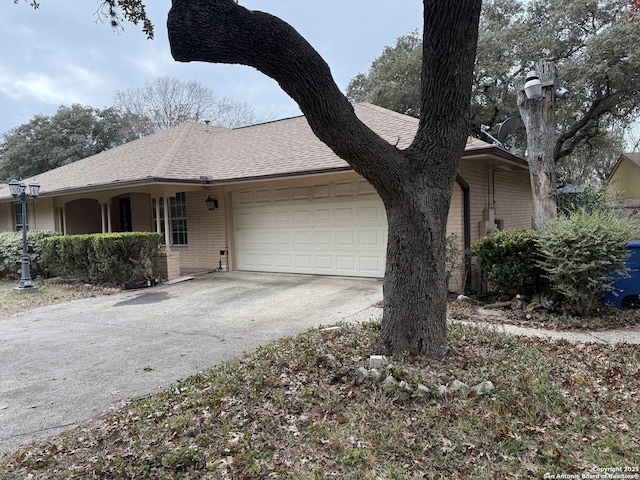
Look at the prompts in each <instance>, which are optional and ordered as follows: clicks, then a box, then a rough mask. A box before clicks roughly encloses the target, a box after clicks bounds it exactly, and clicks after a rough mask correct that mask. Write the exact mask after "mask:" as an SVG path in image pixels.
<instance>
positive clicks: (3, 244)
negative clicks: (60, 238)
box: [0, 230, 60, 280]
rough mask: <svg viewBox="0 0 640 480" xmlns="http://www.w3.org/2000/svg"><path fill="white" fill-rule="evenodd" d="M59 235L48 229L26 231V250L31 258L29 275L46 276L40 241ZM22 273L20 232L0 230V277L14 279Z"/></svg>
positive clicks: (34, 276)
mask: <svg viewBox="0 0 640 480" xmlns="http://www.w3.org/2000/svg"><path fill="white" fill-rule="evenodd" d="M57 235H60V234H59V233H57V232H52V231H48V230H29V231H28V232H27V252H28V253H29V258H30V259H31V264H30V265H31V266H30V271H31V276H32V277H33V278H36V277H38V276H43V277H46V276H48V272H47V271H46V268H45V266H44V265H43V264H42V258H41V257H42V243H41V241H42V240H43V239H45V238H50V237H53V236H57ZM21 273H22V232H0V278H6V279H9V280H14V279H17V278H20V276H21Z"/></svg>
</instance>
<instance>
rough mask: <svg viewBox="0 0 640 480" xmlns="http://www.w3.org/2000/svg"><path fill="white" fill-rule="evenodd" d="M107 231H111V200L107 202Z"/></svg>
mask: <svg viewBox="0 0 640 480" xmlns="http://www.w3.org/2000/svg"><path fill="white" fill-rule="evenodd" d="M107 231H108V233H111V232H112V230H111V200H109V201H108V202H107Z"/></svg>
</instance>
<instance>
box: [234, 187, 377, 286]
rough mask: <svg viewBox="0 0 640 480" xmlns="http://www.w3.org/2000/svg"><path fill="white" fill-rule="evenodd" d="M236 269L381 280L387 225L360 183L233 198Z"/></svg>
mask: <svg viewBox="0 0 640 480" xmlns="http://www.w3.org/2000/svg"><path fill="white" fill-rule="evenodd" d="M233 223H234V234H235V235H234V238H235V255H236V265H237V269H238V270H245V271H256V272H278V273H305V274H315V275H344V276H357V277H378V278H379V277H383V276H384V269H385V253H386V242H387V220H386V215H385V210H384V206H383V204H382V201H381V200H380V197H378V195H377V194H376V192H375V190H374V189H373V187H371V185H370V184H369V183H367V182H366V181H364V180H362V179H354V180H341V181H335V182H331V183H325V184H319V185H303V186H292V185H286V186H285V185H281V186H273V187H260V188H251V189H244V190H239V191H236V192H234V193H233Z"/></svg>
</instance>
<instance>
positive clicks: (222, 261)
mask: <svg viewBox="0 0 640 480" xmlns="http://www.w3.org/2000/svg"><path fill="white" fill-rule="evenodd" d="M354 108H355V111H356V113H357V115H358V116H359V117H360V119H361V120H362V121H363V122H364V123H366V124H367V125H368V126H369V127H370V128H372V129H373V130H374V131H375V132H377V133H378V134H379V135H381V136H382V137H383V138H385V139H386V140H387V141H388V142H390V143H392V144H394V145H397V146H398V148H406V147H408V146H409V144H410V143H411V141H412V139H413V137H414V134H415V132H416V130H417V126H418V120H417V119H415V118H413V117H408V116H405V115H400V114H398V113H395V112H392V111H390V110H386V109H383V108H380V107H376V106H374V105H371V104H358V105H356V106H355V107H354ZM31 180H32V179H25V180H24V181H25V182H26V183H29V182H30V181H31ZM37 181H38V182H39V183H40V184H41V190H40V196H39V197H38V198H37V199H36V200H29V205H28V216H29V224H28V227H29V228H32V229H36V228H37V229H42V230H56V231H59V232H62V233H64V234H76V233H95V232H119V231H130V230H133V231H157V232H160V233H162V235H163V238H164V242H165V248H164V250H165V254H166V257H165V260H164V269H165V271H164V274H165V275H166V276H167V278H173V277H177V276H180V275H186V274H190V273H195V272H198V271H207V270H214V269H216V268H219V267H220V266H222V267H223V268H224V267H225V266H226V265H228V268H230V269H231V270H246V271H261V272H291V273H305V274H321V275H346V276H363V277H382V276H383V275H384V270H385V248H386V242H387V238H386V237H387V235H386V233H387V232H386V231H387V223H386V215H385V211H384V207H383V204H382V201H381V200H380V198H379V197H378V195H377V194H376V192H375V191H374V189H373V188H372V187H371V185H370V184H369V183H368V182H367V181H365V180H364V179H363V178H362V177H360V176H359V175H358V174H356V173H355V172H354V171H353V169H352V168H351V167H350V166H349V165H348V164H347V163H346V162H345V161H343V160H341V159H340V158H338V157H337V156H336V155H335V154H334V153H333V152H332V151H331V150H330V149H329V148H328V147H327V146H326V145H325V144H323V143H322V142H320V141H319V140H318V139H317V138H316V137H315V136H314V134H313V133H312V131H311V129H310V128H309V125H308V123H307V121H306V119H305V118H304V117H303V116H300V117H294V118H288V119H284V120H277V121H273V122H269V123H263V124H259V125H253V126H250V127H243V128H237V129H226V128H223V127H214V126H209V125H208V124H198V123H186V124H183V125H180V126H178V127H174V128H172V129H170V130H166V131H163V132H160V133H157V134H154V135H150V136H148V137H145V138H141V139H139V140H135V141H133V142H130V143H128V144H126V145H122V146H119V147H116V148H113V149H111V150H108V151H105V152H102V153H99V154H97V155H94V156H91V157H88V158H85V159H82V160H79V161H77V162H74V163H71V164H68V165H64V166H62V167H59V168H56V169H54V170H50V171H48V172H45V173H42V174H40V175H38V176H37ZM207 199H210V200H215V201H216V204H217V208H216V209H215V210H209V209H208V206H207V203H206V200H207ZM210 203H213V202H210ZM18 211H19V208H18V207H17V206H16V203H15V202H14V201H12V198H11V196H10V194H9V191H8V188H7V187H6V186H5V187H4V188H0V230H16V229H17V228H19V227H20V225H19V221H18V218H19V217H18V215H17V213H18ZM531 216H532V200H531V187H530V182H529V173H528V170H527V166H526V163H525V162H524V161H523V160H522V159H520V158H519V157H516V156H514V155H513V154H511V153H509V152H507V151H505V150H503V149H500V148H498V147H496V146H493V145H490V144H488V143H485V142H482V141H480V140H476V139H469V141H468V143H467V147H466V151H465V154H464V157H463V159H462V162H461V164H460V168H459V172H458V178H457V182H456V185H455V189H454V193H453V198H452V203H451V209H450V214H449V223H448V231H449V232H450V233H456V234H457V235H458V238H459V241H460V242H461V247H462V246H463V245H467V246H468V245H469V244H470V243H471V242H473V241H474V240H476V239H477V238H479V237H480V236H483V235H485V234H486V233H487V232H488V231H492V230H493V229H494V228H518V229H520V228H530V227H531ZM456 281H457V282H458V285H453V286H452V287H453V288H454V289H455V290H459V289H460V288H461V285H460V282H461V280H460V278H458V279H457V280H456Z"/></svg>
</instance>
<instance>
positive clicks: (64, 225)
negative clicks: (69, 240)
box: [60, 204, 67, 235]
mask: <svg viewBox="0 0 640 480" xmlns="http://www.w3.org/2000/svg"><path fill="white" fill-rule="evenodd" d="M66 210H67V206H66V204H65V205H63V206H62V207H60V225H61V226H62V234H63V235H66V234H67V213H66Z"/></svg>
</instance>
